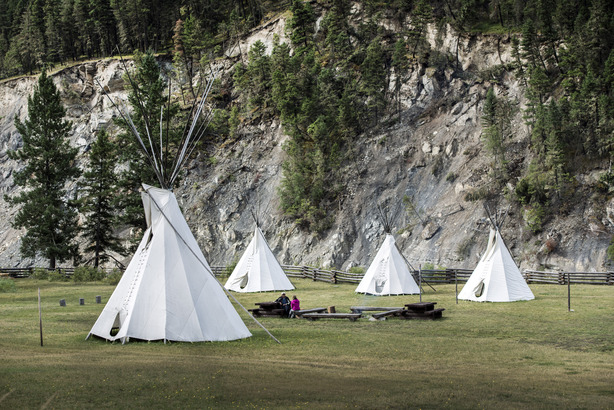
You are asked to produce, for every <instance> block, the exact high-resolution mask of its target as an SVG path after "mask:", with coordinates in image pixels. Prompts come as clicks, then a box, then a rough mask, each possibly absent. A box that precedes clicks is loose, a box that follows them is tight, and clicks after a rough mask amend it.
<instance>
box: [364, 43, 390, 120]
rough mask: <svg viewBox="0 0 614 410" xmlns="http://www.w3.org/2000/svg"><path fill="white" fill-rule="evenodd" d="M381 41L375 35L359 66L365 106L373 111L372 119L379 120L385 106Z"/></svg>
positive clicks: (384, 77)
mask: <svg viewBox="0 0 614 410" xmlns="http://www.w3.org/2000/svg"><path fill="white" fill-rule="evenodd" d="M381 43H382V41H381V39H380V38H379V37H376V38H375V39H374V40H373V41H372V42H371V43H370V44H369V47H367V52H366V55H365V59H364V61H363V63H362V65H361V66H360V71H361V73H362V84H361V88H362V91H363V93H364V94H365V96H366V99H367V108H368V109H369V110H370V111H371V112H372V113H373V117H372V118H373V120H374V121H375V122H377V121H379V118H380V115H381V114H382V113H383V111H384V108H385V107H386V100H385V85H386V67H385V66H384V63H385V61H386V57H387V56H386V54H385V51H384V50H382V44H381Z"/></svg>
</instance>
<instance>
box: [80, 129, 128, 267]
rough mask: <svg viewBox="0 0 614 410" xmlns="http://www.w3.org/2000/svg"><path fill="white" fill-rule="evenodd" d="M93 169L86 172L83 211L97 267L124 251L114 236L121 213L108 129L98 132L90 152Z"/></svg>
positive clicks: (88, 248) (113, 148)
mask: <svg viewBox="0 0 614 410" xmlns="http://www.w3.org/2000/svg"><path fill="white" fill-rule="evenodd" d="M89 157H90V164H89V169H88V170H87V171H85V172H84V174H83V182H82V187H83V196H82V197H81V200H80V201H81V204H82V206H81V211H82V213H83V214H84V215H85V217H86V221H85V224H84V226H83V229H82V231H83V237H84V238H85V239H86V241H87V243H86V247H85V252H87V253H89V254H93V256H92V259H91V261H92V262H93V265H94V267H95V268H97V267H98V266H99V265H100V263H101V262H105V261H107V260H108V259H109V258H110V257H111V256H110V252H111V251H112V252H116V253H119V254H123V251H124V250H123V248H122V246H121V244H120V242H119V240H118V239H117V238H116V237H115V236H114V235H113V222H114V220H115V216H116V214H117V209H116V207H115V205H114V204H115V201H114V198H115V196H116V195H117V175H115V171H114V170H115V165H116V163H117V152H116V146H115V144H113V142H111V140H110V139H109V135H108V134H107V132H106V131H105V130H102V131H100V132H99V133H98V137H97V138H96V141H95V142H94V143H93V144H92V148H91V151H90V153H89Z"/></svg>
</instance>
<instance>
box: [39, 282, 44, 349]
mask: <svg viewBox="0 0 614 410" xmlns="http://www.w3.org/2000/svg"><path fill="white" fill-rule="evenodd" d="M38 325H39V327H40V331H41V346H42V345H43V310H42V308H41V288H38Z"/></svg>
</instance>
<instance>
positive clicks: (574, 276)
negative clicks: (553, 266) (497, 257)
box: [522, 270, 614, 285]
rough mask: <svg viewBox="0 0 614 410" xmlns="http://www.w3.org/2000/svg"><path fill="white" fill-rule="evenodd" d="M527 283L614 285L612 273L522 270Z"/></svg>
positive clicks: (613, 274) (613, 273)
mask: <svg viewBox="0 0 614 410" xmlns="http://www.w3.org/2000/svg"><path fill="white" fill-rule="evenodd" d="M522 275H523V276H524V278H525V280H526V281H527V283H551V284H554V285H566V284H567V282H568V281H569V283H571V284H574V283H575V284H582V285H614V272H543V271H537V270H524V271H523V272H522Z"/></svg>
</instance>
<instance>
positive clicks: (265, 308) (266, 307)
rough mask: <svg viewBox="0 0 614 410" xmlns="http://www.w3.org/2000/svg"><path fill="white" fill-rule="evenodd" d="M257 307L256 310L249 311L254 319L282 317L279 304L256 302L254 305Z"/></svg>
mask: <svg viewBox="0 0 614 410" xmlns="http://www.w3.org/2000/svg"><path fill="white" fill-rule="evenodd" d="M255 305H256V306H259V307H258V308H256V309H249V311H250V312H252V315H254V317H263V316H264V317H284V316H285V312H284V309H283V308H282V307H281V303H278V302H258V303H255Z"/></svg>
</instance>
